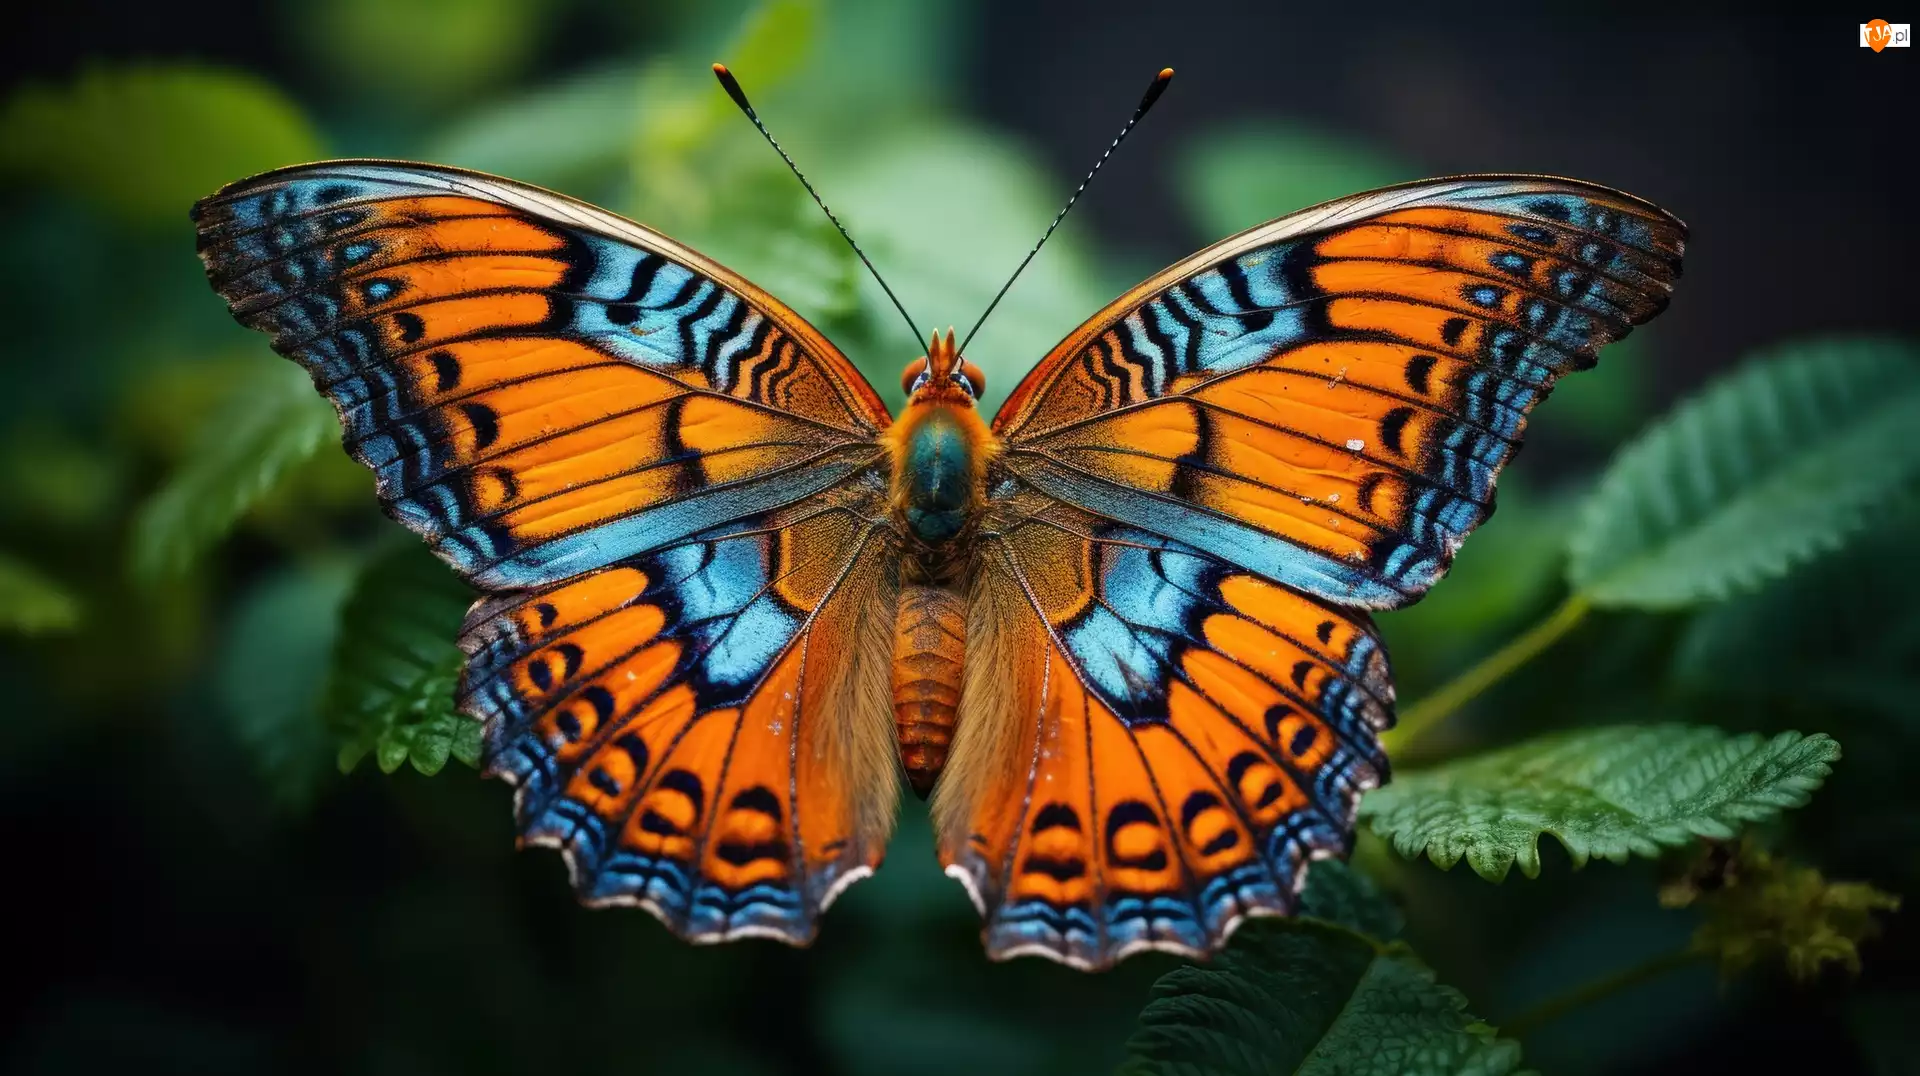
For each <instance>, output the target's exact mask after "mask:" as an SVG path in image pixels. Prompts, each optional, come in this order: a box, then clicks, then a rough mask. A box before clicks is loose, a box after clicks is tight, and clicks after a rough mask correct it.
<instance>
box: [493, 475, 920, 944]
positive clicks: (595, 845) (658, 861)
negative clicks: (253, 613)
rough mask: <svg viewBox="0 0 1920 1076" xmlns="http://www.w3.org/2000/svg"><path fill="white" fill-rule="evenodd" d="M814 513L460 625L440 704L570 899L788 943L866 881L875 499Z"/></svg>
mask: <svg viewBox="0 0 1920 1076" xmlns="http://www.w3.org/2000/svg"><path fill="white" fill-rule="evenodd" d="M822 501H823V502H824V503H819V504H814V503H809V504H804V505H798V506H794V507H791V508H788V509H784V510H781V511H779V512H774V513H769V514H766V515H763V516H757V517H751V518H749V519H745V520H740V521H738V522H735V523H732V524H728V525H727V526H725V527H721V528H718V529H716V530H713V531H709V532H706V533H703V534H700V535H696V536H694V537H693V538H690V539H687V540H685V541H682V542H678V543H675V544H673V545H670V546H667V547H664V548H662V549H658V550H655V551H653V552H651V553H648V554H646V555H644V556H640V557H636V558H632V559H630V560H627V561H623V562H621V563H619V564H617V565H614V566H612V567H609V568H606V569H603V570H600V571H596V572H592V573H589V574H587V575H584V576H581V577H579V578H576V579H574V580H572V581H570V582H568V583H565V584H562V585H560V586H558V587H554V588H550V589H545V590H539V591H533V592H525V593H513V594H506V595H500V596H496V597H494V598H491V599H488V600H486V601H483V602H481V603H480V604H479V605H476V606H475V607H474V609H473V611H472V612H471V614H469V616H468V618H467V625H466V628H465V630H464V631H463V633H462V635H461V640H460V642H461V646H462V647H463V648H465V650H466V651H467V653H468V655H469V662H468V667H467V675H466V678H465V680H464V682H463V684H462V688H461V708H462V709H463V710H465V711H466V712H468V713H471V714H474V715H476V716H479V717H481V718H483V719H485V721H486V722H487V740H486V746H487V759H488V762H487V769H488V772H490V773H493V774H495V775H498V776H501V777H504V778H506V779H507V780H508V781H509V782H511V783H512V784H514V785H515V786H516V787H517V789H518V792H517V793H516V798H515V804H516V809H517V812H518V815H519V820H520V826H521V831H522V833H523V834H524V835H525V840H526V841H527V842H528V843H532V844H544V845H550V846H552V847H555V848H558V849H560V850H561V851H562V853H563V854H564V855H565V856H566V857H567V863H568V865H569V868H570V870H571V873H572V877H573V883H574V886H575V888H576V889H578V890H579V892H580V896H581V898H582V899H583V900H585V901H586V902H588V903H590V904H638V905H640V906H642V907H645V908H647V909H649V910H651V911H652V912H653V913H654V914H655V915H657V916H659V917H660V919H661V921H662V922H665V923H666V924H667V925H668V926H669V927H671V928H672V929H673V930H674V932H675V933H678V934H680V935H682V936H683V937H687V938H691V939H693V940H698V941H720V940H725V939H727V938H732V937H740V936H745V935H753V934H759V935H767V936H772V937H779V938H783V939H785V940H788V941H796V942H804V941H807V940H809V939H811V938H812V937H813V934H814V932H815V930H816V928H817V925H818V915H819V912H820V911H821V910H824V908H825V907H826V905H827V904H828V903H829V902H830V901H831V900H832V899H833V897H834V895H835V894H837V893H838V892H839V890H840V889H841V888H843V887H844V886H845V885H847V884H849V883H851V882H853V881H855V880H856V879H858V878H861V877H864V876H865V875H866V874H868V873H870V872H871V870H872V869H873V867H875V866H876V865H878V864H879V862H880V859H881V856H882V853H883V852H884V850H885V845H886V839H887V835H888V833H889V832H890V831H891V829H892V817H893V808H894V800H895V788H896V784H895V772H894V771H895V769H896V763H895V762H894V758H893V745H892V740H891V733H892V717H891V712H890V708H889V707H890V699H889V697H888V694H887V687H888V678H887V674H888V668H889V666H888V660H889V658H890V657H891V653H892V648H891V638H890V637H889V636H888V634H887V631H888V629H889V627H890V626H891V621H890V619H889V616H890V614H891V612H892V609H893V601H894V579H893V571H894V569H893V559H894V556H895V552H894V549H893V545H892V541H891V536H890V532H888V531H887V530H886V529H885V528H884V527H883V526H881V525H880V524H879V523H877V522H875V521H876V519H878V518H881V516H880V513H878V512H877V511H876V509H877V508H879V507H881V506H883V505H884V499H883V498H882V497H881V495H880V494H879V493H878V492H876V491H871V490H859V489H855V490H849V491H834V492H833V493H830V494H828V495H826V496H825V497H824V498H822Z"/></svg>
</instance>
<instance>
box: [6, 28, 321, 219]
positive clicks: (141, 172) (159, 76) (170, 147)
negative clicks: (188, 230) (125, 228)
mask: <svg viewBox="0 0 1920 1076" xmlns="http://www.w3.org/2000/svg"><path fill="white" fill-rule="evenodd" d="M323 155H324V154H323V153H322V152H321V148H320V139H319V136H318V135H316V134H315V133H314V129H313V126H312V124H310V123H309V122H308V121H307V118H306V116H305V115H304V114H302V113H301V111H300V109H299V108H298V107H297V106H295V105H294V103H293V102H292V101H290V100H288V99H287V97H286V96H285V95H284V94H282V93H280V91H278V90H276V89H274V88H273V87H272V86H270V85H268V84H267V83H265V82H262V81H261V80H259V79H257V78H254V77H253V76H251V75H246V74H242V73H240V72H237V71H222V70H218V69H214V68H203V67H195V66H163V65H154V66H130V67H100V68H94V69H92V70H88V71H85V72H83V73H81V75H80V76H79V77H78V78H77V79H75V80H74V81H73V82H71V83H69V84H66V85H63V86H58V87H53V86H28V87H25V88H23V89H21V90H18V91H16V92H15V93H14V95H13V96H12V97H11V98H10V99H9V100H8V101H7V103H6V105H5V107H4V108H3V109H0V178H4V177H13V178H17V179H21V180H25V181H28V182H33V183H38V184H42V185H45V186H47V187H52V188H57V189H60V190H65V191H70V192H73V193H75V194H78V195H80V196H82V197H85V198H86V199H88V200H89V201H91V202H93V203H94V204H96V205H98V206H100V207H101V208H103V209H105V210H107V211H109V212H111V213H113V214H114V215H115V216H117V217H119V218H120V219H122V220H125V221H128V222H131V223H137V224H144V225H173V226H184V222H185V216H186V212H187V207H188V206H190V205H192V204H193V202H194V201H195V200H196V199H198V198H203V197H205V196H206V195H208V194H211V193H213V192H214V191H215V190H217V189H218V188H219V187H220V185H221V184H223V183H229V182H232V181H233V180H235V179H238V178H240V177H242V176H247V175H251V174H253V173H255V172H260V171H264V170H266V169H268V168H274V167H278V166H280V165H286V164H298V163H300V162H302V161H311V160H315V159H317V158H319V157H321V156H323Z"/></svg>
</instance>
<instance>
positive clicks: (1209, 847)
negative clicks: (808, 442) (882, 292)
mask: <svg viewBox="0 0 1920 1076" xmlns="http://www.w3.org/2000/svg"><path fill="white" fill-rule="evenodd" d="M1684 234H1685V229H1684V228H1683V227H1682V226H1681V224H1680V223H1679V222H1678V221H1677V220H1675V219H1673V218H1672V217H1671V216H1669V215H1667V214H1665V213H1664V212H1662V211H1660V210H1659V209H1657V208H1655V207H1653V206H1651V205H1649V204H1647V203H1645V202H1642V201H1640V200H1639V199H1636V198H1632V197H1631V196H1628V195H1624V194H1620V193H1619V192H1616V191H1609V190H1606V189H1605V188H1601V187H1595V186H1592V185H1590V184H1583V183H1577V182H1574V181H1570V180H1556V179H1546V178H1541V177H1524V176H1505V177H1502V176H1485V177H1465V178H1459V179H1449V180H1435V181H1430V182H1426V183H1418V184H1409V185H1407V186H1404V187H1398V188H1391V189H1388V190H1382V191H1374V192H1371V193H1367V194H1360V195H1355V196H1353V197H1351V198H1345V199H1341V200H1339V201H1336V202H1330V203H1327V204H1326V205H1323V206H1317V207H1314V208H1312V209H1309V210H1305V211H1302V212H1300V213H1297V214H1294V215H1293V216H1291V217H1286V218H1282V219H1280V220H1277V221H1274V222H1272V223H1269V224H1266V225H1263V226H1261V227H1259V228H1255V229H1253V230H1251V231H1249V232H1246V233H1243V234H1242V235H1239V236H1235V237H1233V238H1231V239H1228V240H1225V241H1223V242H1222V243H1219V244H1217V245H1215V246H1214V247H1211V248H1209V249H1208V250H1205V251H1202V252H1201V253H1199V254H1197V255H1195V256H1194V257H1192V258H1190V259H1187V260H1186V261H1184V262H1182V263H1180V264H1179V265H1176V266H1173V267H1172V268H1170V269H1168V270H1166V271H1165V272H1163V273H1161V274H1159V275H1157V276H1155V277H1154V278H1152V279H1151V280H1149V281H1147V282H1146V283H1145V284H1143V285H1141V286H1140V287H1139V288H1136V289H1135V290H1134V291H1133V292H1131V293H1129V294H1128V295H1126V296H1123V297H1122V298H1121V299H1120V300H1118V301H1116V302H1115V303H1113V304H1112V305H1110V306H1109V307H1108V308H1107V309H1105V310H1103V311H1101V312H1100V313H1099V314H1098V315H1096V316H1095V317H1094V318H1092V319H1090V320H1089V321H1088V322H1087V323H1086V324H1085V325H1083V326H1082V327H1081V328H1080V329H1078V330H1076V331H1075V332H1074V333H1073V334H1072V335H1070V336H1069V337H1068V338H1067V339H1066V340H1065V341H1063V342H1062V343H1061V344H1060V346H1059V347H1057V348H1055V349H1054V350H1053V352H1052V353H1050V354H1049V355H1048V356H1047V357H1046V359H1044V360H1043V361H1042V362H1041V363H1040V364H1039V365H1038V366H1037V367H1035V369H1034V370H1033V372H1032V373H1030V374H1029V375H1028V376H1027V378H1026V380H1025V381H1024V382H1022V384H1021V385H1020V386H1019V387H1018V388H1016V389H1015V390H1014V392H1013V393H1012V395H1011V396H1010V397H1009V398H1008V400H1007V403H1006V404H1005V406H1003V407H1002V408H1001V411H1000V413H999V415H997V416H996V417H995V419H994V423H993V428H994V431H995V432H996V433H997V434H998V435H999V437H1000V440H1001V444H1000V446H999V452H998V454H997V456H996V459H995V463H994V466H993V468H992V469H991V470H990V472H989V475H988V498H987V509H986V515H985V518H984V520H983V521H982V523H981V526H980V528H979V532H978V533H979V538H978V549H977V550H976V551H975V555H974V560H973V565H974V582H973V591H972V593H973V596H974V607H973V609H972V610H971V616H970V619H969V624H968V637H967V641H966V648H967V660H968V663H969V666H970V668H969V673H968V677H967V679H966V683H965V689H964V691H963V692H962V696H961V702H960V711H959V728H958V732H957V734H956V737H955V741H954V745H953V750H952V753H951V756H950V759H949V762H948V766H947V773H946V776H945V777H943V779H942V782H941V784H940V786H939V787H938V788H936V791H935V809H936V815H937V817H936V826H937V832H938V834H939V839H940V854H941V857H942V860H943V861H944V862H945V863H946V864H947V869H948V872H949V873H951V874H954V875H956V876H958V877H959V878H961V879H962V880H963V881H964V882H965V883H966V885H967V887H968V889H969V891H970V892H971V893H972V894H973V895H974V897H975V900H976V902H977V903H978V904H979V905H980V907H981V911H982V913H983V914H984V915H985V916H986V917H987V929H986V939H987V945H988V949H989V951H990V952H991V953H993V954H994V955H996V956H1003V957H1004V956H1011V955H1016V954H1020V953H1040V954H1044V955H1047V956H1051V957H1054V958H1055V959H1060V960H1064V961H1067V962H1069V963H1072V964H1075V965H1078V966H1082V967H1102V966H1105V965H1107V964H1110V963H1112V962H1114V961H1116V960H1118V959H1120V958H1122V957H1124V956H1126V955H1127V954H1128V953H1130V952H1134V951H1137V950H1139V949H1143V948H1159V949H1168V950H1172V951H1176V952H1182V953H1189V954H1200V953H1205V952H1209V951H1211V950H1213V949H1216V948H1218V947H1219V946H1220V945H1221V944H1222V943H1223V942H1224V941H1225V939H1226V937H1227V935H1228V933H1229V932H1230V931H1231V930H1232V929H1233V926H1234V924H1236V923H1238V922H1239V921H1240V920H1241V919H1242V918H1243V917H1245V916H1249V915H1274V914H1284V913H1286V912H1289V911H1291V910H1292V909H1293V907H1294V905H1295V903H1296V900H1297V892H1298V890H1299V887H1300V885H1301V884H1302V883H1303V882H1304V880H1305V873H1304V871H1305V867H1306V865H1307V863H1308V862H1309V861H1310V860H1311V859H1313V858H1316V857H1320V856H1327V855H1339V854H1343V853H1344V852H1345V851H1346V849H1347V848H1348V845H1349V842H1350V840H1351V837H1352V829H1353V817H1354V810H1355V808H1356V805H1357V803H1358V800H1359V797H1360V795H1361V794H1362V793H1364V792H1365V790H1366V789H1368V788H1371V787H1374V786H1375V785H1377V784H1378V783H1379V782H1380V781H1382V780H1384V779H1385V776H1386V770H1387V763H1386V758H1385V756H1384V754H1383V753H1382V752H1381V750H1380V746H1379V742H1378V733H1379V731H1380V730H1381V729H1383V728H1385V727H1387V726H1388V725H1390V724H1391V723H1392V720H1393V710H1392V706H1393V693H1392V687H1391V681H1390V678H1389V676H1388V673H1387V664H1386V655H1385V652H1384V650H1383V649H1382V647H1381V644H1380V641H1379V639H1378V637H1377V636H1376V635H1375V634H1374V631H1373V627H1372V625H1371V623H1370V621H1369V620H1368V616H1367V613H1366V612H1365V610H1366V609H1369V608H1393V607H1397V606H1401V605H1405V604H1406V603H1408V602H1410V601H1413V600H1415V599H1417V598H1418V597H1419V596H1420V595H1421V594H1423V593H1425V591H1426V590H1427V589H1428V588H1429V587H1430V586H1432V585H1433V583H1434V582H1435V581H1436V580H1437V579H1438V578H1439V577H1440V575H1441V574H1443V573H1444V572H1445V571H1446V568H1447V565H1448V564H1449V563H1450V562H1451V559H1452V556H1453V553H1454V550H1455V549H1456V548H1457V547H1458V546H1459V544H1460V542H1461V541H1462V540H1463V539H1464V538H1465V537H1466V535H1467V534H1468V533H1469V532H1471V531H1472V530H1473V528H1474V527H1476V526H1478V525H1479V524H1480V523H1481V522H1482V521H1483V520H1484V519H1486V518H1487V516H1488V515H1489V514H1490V513H1491V512H1492V510H1493V490H1494V482H1495V479H1496V477H1497V476H1498V473H1499V470H1500V468H1501V466H1502V465H1503V464H1505V463H1506V461H1507V460H1508V459H1509V458H1510V457H1511V455H1512V454H1513V452H1514V450H1515V449H1516V448H1517V447H1518V445H1519V443H1520V437H1521V433H1522V431H1523V429H1524V427H1525V424H1526V418H1527V414H1528V412H1529V411H1530V410H1531V409H1532V408H1533V406H1534V405H1535V404H1536V403H1538V402H1539V401H1540V400H1541V399H1543V398H1544V397H1545V396H1546V394H1547V392H1548V391H1549V390H1550V389H1551V388H1552V386H1553V383H1554V381H1555V380H1556V379H1557V378H1559V377H1560V376H1561V375H1562V374H1565V373H1567V372H1568V371H1572V370H1579V369H1583V368H1585V367H1588V366H1591V365H1592V364H1593V362H1594V356H1595V352H1596V351H1597V350H1598V349H1599V348H1600V347H1601V345H1603V344H1605V343H1607V342H1608V341H1611V340H1616V339H1619V338H1620V337H1621V336H1624V335H1625V334H1626V333H1627V332H1628V330H1629V329H1630V328H1631V327H1632V326H1634V325H1638V324H1640V323H1642V322H1644V321H1646V320H1647V319H1649V318H1651V317H1653V316H1654V315H1655V314H1657V313H1658V312H1659V311H1660V310H1661V309H1662V308H1663V307H1664V306H1665V304H1666V300H1667V296H1668V293H1669V291H1670V290H1671V288H1672V284H1673V281H1674V280H1675V279H1676V277H1677V276H1678V274H1679V269H1680V256H1681V251H1682V248H1683V245H1684ZM1032 654H1039V655H1042V658H1041V659H1040V660H1039V661H1038V662H1037V663H1036V662H1034V660H1033V659H1032V658H1030V657H1029V656H1028V655H1032ZM982 661H984V662H985V663H986V664H988V665H990V666H992V668H991V669H986V668H982V667H981V663H982ZM1029 666H1031V667H1029ZM1009 667H1011V668H1013V669H1015V672H1014V673H1013V674H1012V675H1007V674H1004V673H1002V672H1001V671H1000V670H1002V669H1006V668H1009Z"/></svg>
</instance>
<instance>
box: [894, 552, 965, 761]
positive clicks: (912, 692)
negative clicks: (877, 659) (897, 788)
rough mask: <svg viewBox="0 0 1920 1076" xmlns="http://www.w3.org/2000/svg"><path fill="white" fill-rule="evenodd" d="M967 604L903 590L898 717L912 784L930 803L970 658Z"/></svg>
mask: <svg viewBox="0 0 1920 1076" xmlns="http://www.w3.org/2000/svg"><path fill="white" fill-rule="evenodd" d="M966 627H967V606H966V602H965V600H963V599H962V598H961V597H960V595H958V594H956V593H954V592H953V591H950V590H947V589H944V588H942V587H930V586H904V587H901V588H900V605H899V611H898V612H897V614H896V615H895V618H894V636H893V716H894V730H895V733H896V735H897V736H898V738H899V743H900V761H901V762H902V763H904V764H905V765H906V768H907V780H908V782H909V783H910V784H912V785H913V790H914V792H916V793H918V794H919V796H920V798H921V799H926V798H927V793H928V792H929V791H931V790H932V788H933V782H934V779H935V778H937V777H939V776H940V768H941V767H942V766H944V765H946V762H947V747H948V745H950V744H951V743H952V742H953V722H954V710H955V707H957V706H958V705H959V703H960V668H961V661H962V659H963V658H964V657H965V654H966Z"/></svg>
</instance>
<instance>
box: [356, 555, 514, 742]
mask: <svg viewBox="0 0 1920 1076" xmlns="http://www.w3.org/2000/svg"><path fill="white" fill-rule="evenodd" d="M472 600H473V592H472V591H471V590H469V589H467V587H466V585H465V584H463V583H461V582H460V580H459V579H458V578H457V577H455V576H454V574H453V572H452V571H451V570H450V569H448V568H447V566H446V565H444V564H442V563H440V562H439V561H438V560H436V559H435V558H434V556H433V555H432V554H431V553H429V552H427V550H426V549H425V548H423V547H421V546H420V545H419V544H417V543H415V542H411V541H407V542H404V543H400V544H397V545H396V546H395V547H394V548H393V549H391V550H389V551H386V552H383V553H380V554H379V555H377V556H375V557H374V558H372V559H371V560H369V561H368V562H367V564H366V566H365V567H364V568H363V569H362V570H361V573H360V576H359V578H358V579H357V580H356V581H355V583H354V588H353V593H352V595H351V596H350V597H349V598H348V599H347V602H346V604H345V605H344V606H343V607H342V608H341V611H340V634H339V637H338V642H337V643H336V645H335V648H334V654H333V672H332V677H331V680H330V682H329V685H328V688H327V701H326V707H325V712H326V715H327V723H328V724H329V725H330V726H331V727H332V728H333V730H334V733H335V735H336V736H337V737H338V738H339V741H340V752H339V764H340V769H341V770H342V772H347V771H351V770H352V769H353V768H354V767H355V766H357V765H358V764H359V762H360V760H361V759H363V758H365V757H366V756H367V755H368V754H371V755H373V758H374V763H375V764H376V765H378V766H379V767H380V770H381V772H383V773H392V772H394V771H395V770H397V769H399V768H400V767H401V766H404V765H407V764H409V763H411V764H412V766H413V768H414V769H416V770H418V771H420V772H421V773H424V774H427V775H429V776H431V775H433V774H436V773H439V772H440V770H441V768H442V767H444V766H445V765H446V764H447V759H448V758H457V759H459V760H460V761H461V762H464V763H466V764H467V765H469V766H474V765H478V764H479V761H480V726H479V724H478V723H477V722H475V721H472V720H470V719H468V718H466V717H462V716H461V715H459V714H458V713H456V712H455V711H454V708H453V694H454V689H455V688H456V687H457V686H458V685H459V682H460V668H461V665H462V664H464V662H465V660H466V655H465V654H463V653H462V652H461V650H460V647H459V646H458V645H456V644H455V642H454V639H455V637H456V636H457V635H458V634H459V632H460V622H461V620H462V619H463V618H464V617H465V615H466V610H467V605H468V603H470V602H471V601H472Z"/></svg>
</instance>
